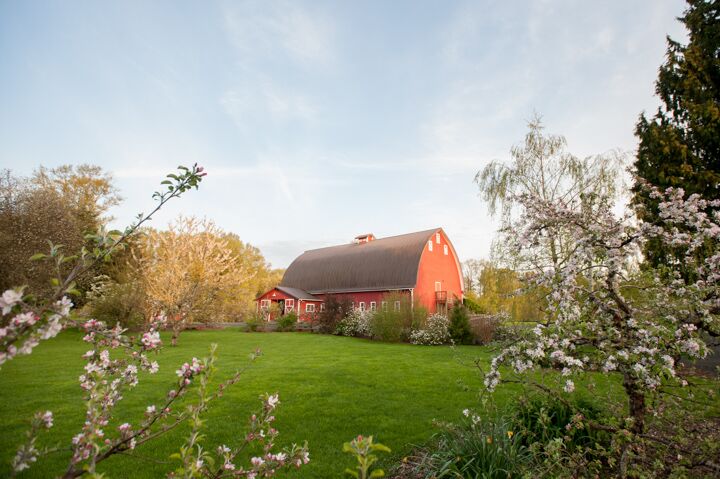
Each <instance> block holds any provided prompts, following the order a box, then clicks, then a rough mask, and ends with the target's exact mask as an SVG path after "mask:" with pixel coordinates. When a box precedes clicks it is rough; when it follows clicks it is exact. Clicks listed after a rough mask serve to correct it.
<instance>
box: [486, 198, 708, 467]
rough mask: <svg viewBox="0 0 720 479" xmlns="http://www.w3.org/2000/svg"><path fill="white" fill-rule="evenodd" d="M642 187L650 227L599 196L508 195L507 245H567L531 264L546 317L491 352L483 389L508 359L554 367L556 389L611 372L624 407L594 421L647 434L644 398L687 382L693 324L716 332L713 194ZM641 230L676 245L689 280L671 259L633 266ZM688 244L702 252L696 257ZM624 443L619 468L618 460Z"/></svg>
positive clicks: (519, 366) (520, 367)
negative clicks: (652, 205)
mask: <svg viewBox="0 0 720 479" xmlns="http://www.w3.org/2000/svg"><path fill="white" fill-rule="evenodd" d="M651 194H652V196H653V197H654V198H656V199H657V200H658V201H659V210H660V216H661V218H662V220H663V224H662V225H660V226H656V225H650V224H645V223H641V224H639V225H638V224H636V223H633V222H632V221H631V217H630V215H627V216H626V217H624V218H617V217H616V216H615V215H613V213H612V204H611V202H610V201H609V200H608V199H607V197H606V196H605V197H597V198H595V199H594V200H593V201H592V203H591V204H592V205H593V206H592V207H591V208H587V207H581V205H580V203H581V202H580V200H579V199H575V200H568V201H563V200H560V201H557V200H556V201H548V200H546V199H544V198H542V197H541V196H539V195H534V194H522V195H518V196H517V197H515V198H514V200H515V201H517V202H518V203H519V204H520V205H522V208H523V209H524V211H525V215H524V216H523V217H522V218H521V219H520V220H519V221H518V222H516V223H515V224H514V227H513V229H512V235H510V236H509V237H508V238H509V241H510V244H509V246H510V247H511V248H512V249H513V252H514V254H516V255H517V256H519V257H521V256H522V255H523V254H526V253H528V251H529V254H531V255H534V251H533V249H534V246H535V245H537V244H539V243H543V242H545V241H547V239H548V238H553V237H558V236H562V237H566V238H572V244H573V246H572V254H571V255H568V256H567V257H566V259H565V260H564V261H562V262H559V263H556V264H555V265H553V266H554V267H539V268H537V269H536V270H535V272H534V276H533V282H534V283H535V285H537V286H539V287H542V288H544V289H545V290H546V291H548V292H549V294H548V298H547V301H548V311H547V313H548V314H549V315H550V316H551V317H552V318H553V319H554V321H552V322H549V323H548V325H547V326H545V327H543V326H540V325H539V326H537V327H536V328H535V330H534V333H535V334H534V337H533V338H532V339H528V340H522V341H519V342H518V343H516V344H514V345H512V346H510V347H508V348H506V349H504V350H503V351H502V352H501V353H500V354H499V355H498V356H496V357H495V358H494V359H493V361H492V363H491V368H490V370H489V372H488V373H487V374H486V376H485V385H486V387H487V388H488V389H489V390H491V391H492V390H494V389H495V387H496V386H497V385H498V384H499V383H500V382H501V381H503V380H511V381H512V380H513V379H512V377H510V378H506V376H505V375H504V374H507V373H504V370H501V366H508V367H509V368H510V370H511V373H510V375H511V376H512V374H513V373H514V374H518V375H523V374H526V373H527V372H529V371H532V370H534V369H537V368H548V367H549V368H554V369H557V370H559V371H561V375H562V377H563V381H564V386H563V389H564V391H565V392H566V393H572V392H573V391H574V390H575V384H574V381H573V379H574V378H575V377H577V376H578V375H581V374H583V373H584V372H587V371H598V372H603V373H609V372H617V373H618V374H619V375H620V376H621V378H622V386H623V388H624V391H625V394H626V397H627V409H628V412H629V413H628V415H627V416H626V418H625V420H624V421H622V422H621V423H619V424H615V425H611V424H596V426H598V427H600V428H604V429H606V430H610V431H615V432H622V433H623V434H625V433H626V434H630V435H631V436H632V437H634V438H636V439H638V440H640V439H649V440H652V439H653V438H652V437H650V436H649V435H648V434H647V429H646V419H647V416H648V412H650V411H651V410H652V411H653V412H656V411H655V410H653V409H651V407H652V406H651V402H650V401H651V399H654V398H657V397H658V396H659V395H661V394H662V393H673V391H674V388H675V387H680V388H682V387H685V386H687V385H688V380H687V378H685V377H684V376H683V374H681V372H680V371H678V369H677V368H676V363H677V361H678V359H680V358H702V357H704V356H705V355H706V354H707V346H706V344H705V341H704V340H703V335H702V334H701V332H704V333H706V334H710V335H713V336H717V335H718V334H719V333H720V200H705V199H702V198H700V197H699V196H698V195H691V196H689V197H687V198H686V197H685V195H684V192H683V190H682V189H668V190H666V191H664V192H660V191H658V190H656V189H653V190H652V191H651ZM587 204H590V203H587V202H586V203H585V205H587ZM708 212H709V213H708ZM650 239H653V240H657V241H661V242H663V243H665V244H667V245H671V246H672V247H673V248H674V249H675V250H676V251H677V250H679V249H681V250H682V251H684V261H683V266H684V268H691V269H692V270H693V272H694V275H693V277H694V278H696V279H695V280H694V281H693V282H691V283H686V282H685V281H684V280H683V278H682V277H681V275H680V273H679V271H678V265H677V264H668V265H666V266H663V267H662V268H659V269H656V270H652V271H647V272H642V271H639V270H638V269H637V267H636V265H637V262H638V260H639V251H640V249H641V248H642V246H643V244H644V242H646V241H648V240H650ZM698 248H712V252H711V254H709V255H707V257H706V259H698V258H700V257H699V256H698V255H696V254H695V253H696V251H697V249H698ZM706 251H707V250H706ZM539 386H540V387H542V388H544V389H546V390H547V388H546V387H545V386H542V385H539ZM626 452H627V449H624V450H623V460H622V461H621V463H620V466H621V469H622V468H624V467H626V466H627V461H626V460H625V459H626ZM621 472H622V471H621Z"/></svg>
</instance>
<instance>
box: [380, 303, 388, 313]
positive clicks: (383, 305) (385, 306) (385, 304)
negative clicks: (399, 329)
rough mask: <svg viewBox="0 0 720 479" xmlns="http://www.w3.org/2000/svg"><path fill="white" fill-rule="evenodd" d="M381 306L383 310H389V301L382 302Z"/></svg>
mask: <svg viewBox="0 0 720 479" xmlns="http://www.w3.org/2000/svg"><path fill="white" fill-rule="evenodd" d="M380 307H381V308H382V310H383V311H387V301H383V302H382V303H380Z"/></svg>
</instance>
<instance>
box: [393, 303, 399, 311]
mask: <svg viewBox="0 0 720 479" xmlns="http://www.w3.org/2000/svg"><path fill="white" fill-rule="evenodd" d="M393 310H394V311H395V312H398V311H400V301H395V305H394V306H393Z"/></svg>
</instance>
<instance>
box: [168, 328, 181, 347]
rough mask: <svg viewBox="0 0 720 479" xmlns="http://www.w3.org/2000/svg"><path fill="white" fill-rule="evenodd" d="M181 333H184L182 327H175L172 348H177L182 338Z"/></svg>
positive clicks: (171, 340) (171, 341)
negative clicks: (179, 339)
mask: <svg viewBox="0 0 720 479" xmlns="http://www.w3.org/2000/svg"><path fill="white" fill-rule="evenodd" d="M180 331H182V327H181V326H180V325H179V324H176V325H174V326H173V334H172V338H171V339H170V345H171V346H177V342H178V338H179V337H180Z"/></svg>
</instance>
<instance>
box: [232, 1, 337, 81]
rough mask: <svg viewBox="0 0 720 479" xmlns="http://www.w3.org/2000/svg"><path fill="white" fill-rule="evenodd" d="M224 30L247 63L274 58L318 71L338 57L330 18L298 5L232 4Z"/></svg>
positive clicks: (262, 2)
mask: <svg viewBox="0 0 720 479" xmlns="http://www.w3.org/2000/svg"><path fill="white" fill-rule="evenodd" d="M225 28H226V31H227V34H228V35H229V37H230V40H231V41H232V43H233V45H234V46H235V47H236V48H237V49H238V51H239V52H240V54H241V55H242V57H243V59H244V60H248V59H251V58H258V57H264V56H265V55H268V54H273V55H276V56H277V55H281V56H284V57H287V58H289V59H290V60H292V61H293V62H295V63H296V64H298V65H301V66H303V67H307V68H310V67H313V68H316V67H318V66H322V65H327V64H329V63H330V62H331V61H332V60H333V58H334V56H335V52H334V50H333V47H332V46H333V44H334V43H333V36H334V27H333V23H332V21H331V20H330V18H329V17H328V16H327V15H325V14H324V13H323V12H322V11H320V10H309V9H305V8H302V7H300V6H299V5H298V4H297V3H296V2H286V1H258V2H255V1H247V2H242V3H237V4H236V3H233V4H231V5H230V6H229V7H228V8H227V9H226V10H225Z"/></svg>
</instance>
